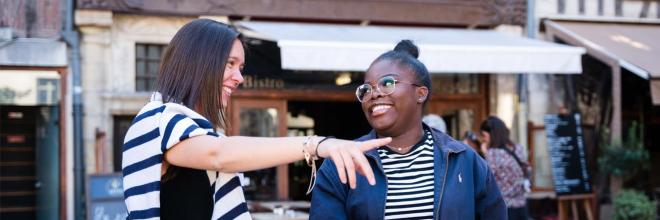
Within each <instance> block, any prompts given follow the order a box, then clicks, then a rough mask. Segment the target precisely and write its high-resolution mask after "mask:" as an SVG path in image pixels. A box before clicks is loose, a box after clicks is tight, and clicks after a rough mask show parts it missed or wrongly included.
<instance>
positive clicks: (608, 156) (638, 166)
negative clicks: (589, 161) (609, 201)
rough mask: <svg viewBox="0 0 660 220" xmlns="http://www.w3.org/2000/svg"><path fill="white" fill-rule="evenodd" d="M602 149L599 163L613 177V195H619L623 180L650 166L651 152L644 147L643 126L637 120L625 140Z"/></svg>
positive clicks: (615, 141) (611, 181)
mask: <svg viewBox="0 0 660 220" xmlns="http://www.w3.org/2000/svg"><path fill="white" fill-rule="evenodd" d="M607 133H608V132H604V134H607ZM603 143H608V142H606V141H605V142H603ZM601 150H602V151H601V155H600V157H599V158H598V165H599V166H600V169H601V171H603V172H605V173H607V174H610V175H611V177H612V178H610V189H611V193H612V196H614V195H617V194H618V192H619V191H620V190H621V187H622V185H623V181H625V180H627V179H629V178H631V177H634V176H635V175H636V174H637V173H638V172H640V171H643V170H646V169H648V167H649V163H648V162H649V157H650V156H649V152H648V151H647V150H646V149H645V148H644V138H643V134H642V126H640V125H639V123H637V122H633V123H632V125H631V126H630V129H628V134H627V135H626V137H625V139H624V141H623V142H622V141H619V140H614V141H612V142H609V143H608V144H605V145H604V146H602V148H601Z"/></svg>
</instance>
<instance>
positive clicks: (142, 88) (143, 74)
mask: <svg viewBox="0 0 660 220" xmlns="http://www.w3.org/2000/svg"><path fill="white" fill-rule="evenodd" d="M165 47H166V45H162V44H136V45H135V91H138V92H151V91H154V90H155V88H156V77H158V68H159V66H160V58H161V55H162V54H163V52H164V51H165Z"/></svg>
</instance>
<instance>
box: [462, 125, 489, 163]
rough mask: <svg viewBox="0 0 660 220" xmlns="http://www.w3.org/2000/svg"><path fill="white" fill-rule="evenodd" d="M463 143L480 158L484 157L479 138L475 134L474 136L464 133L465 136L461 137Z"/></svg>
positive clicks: (468, 132)
mask: <svg viewBox="0 0 660 220" xmlns="http://www.w3.org/2000/svg"><path fill="white" fill-rule="evenodd" d="M463 143H464V144H467V145H468V146H470V147H472V149H473V150H474V151H476V152H477V153H478V154H479V156H481V157H482V158H483V157H484V152H483V151H482V150H481V143H480V142H479V137H478V136H477V135H476V134H474V132H472V131H466V132H465V134H464V135H463Z"/></svg>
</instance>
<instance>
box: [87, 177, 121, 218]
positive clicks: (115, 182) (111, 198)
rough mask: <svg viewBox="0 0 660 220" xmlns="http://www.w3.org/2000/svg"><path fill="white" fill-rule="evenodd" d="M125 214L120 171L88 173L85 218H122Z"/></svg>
mask: <svg viewBox="0 0 660 220" xmlns="http://www.w3.org/2000/svg"><path fill="white" fill-rule="evenodd" d="M127 216H128V211H127V209H126V204H125V203H124V190H123V184H122V179H121V173H112V174H91V175H89V176H88V177H87V219H91V220H124V219H126V217H127Z"/></svg>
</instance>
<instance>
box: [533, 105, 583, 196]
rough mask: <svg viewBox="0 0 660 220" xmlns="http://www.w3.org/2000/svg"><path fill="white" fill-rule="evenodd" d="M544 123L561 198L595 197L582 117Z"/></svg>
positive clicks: (561, 117)
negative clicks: (585, 146)
mask: <svg viewBox="0 0 660 220" xmlns="http://www.w3.org/2000/svg"><path fill="white" fill-rule="evenodd" d="M544 123H545V132H546V135H547V141H548V151H549V154H550V162H551V166H552V175H553V179H554V183H555V192H556V193H557V195H558V196H561V195H575V194H585V193H591V185H590V183H589V173H588V172H587V159H586V155H585V149H584V141H583V139H582V128H581V127H580V126H579V125H580V114H577V113H574V114H570V115H546V116H545V117H544Z"/></svg>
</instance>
